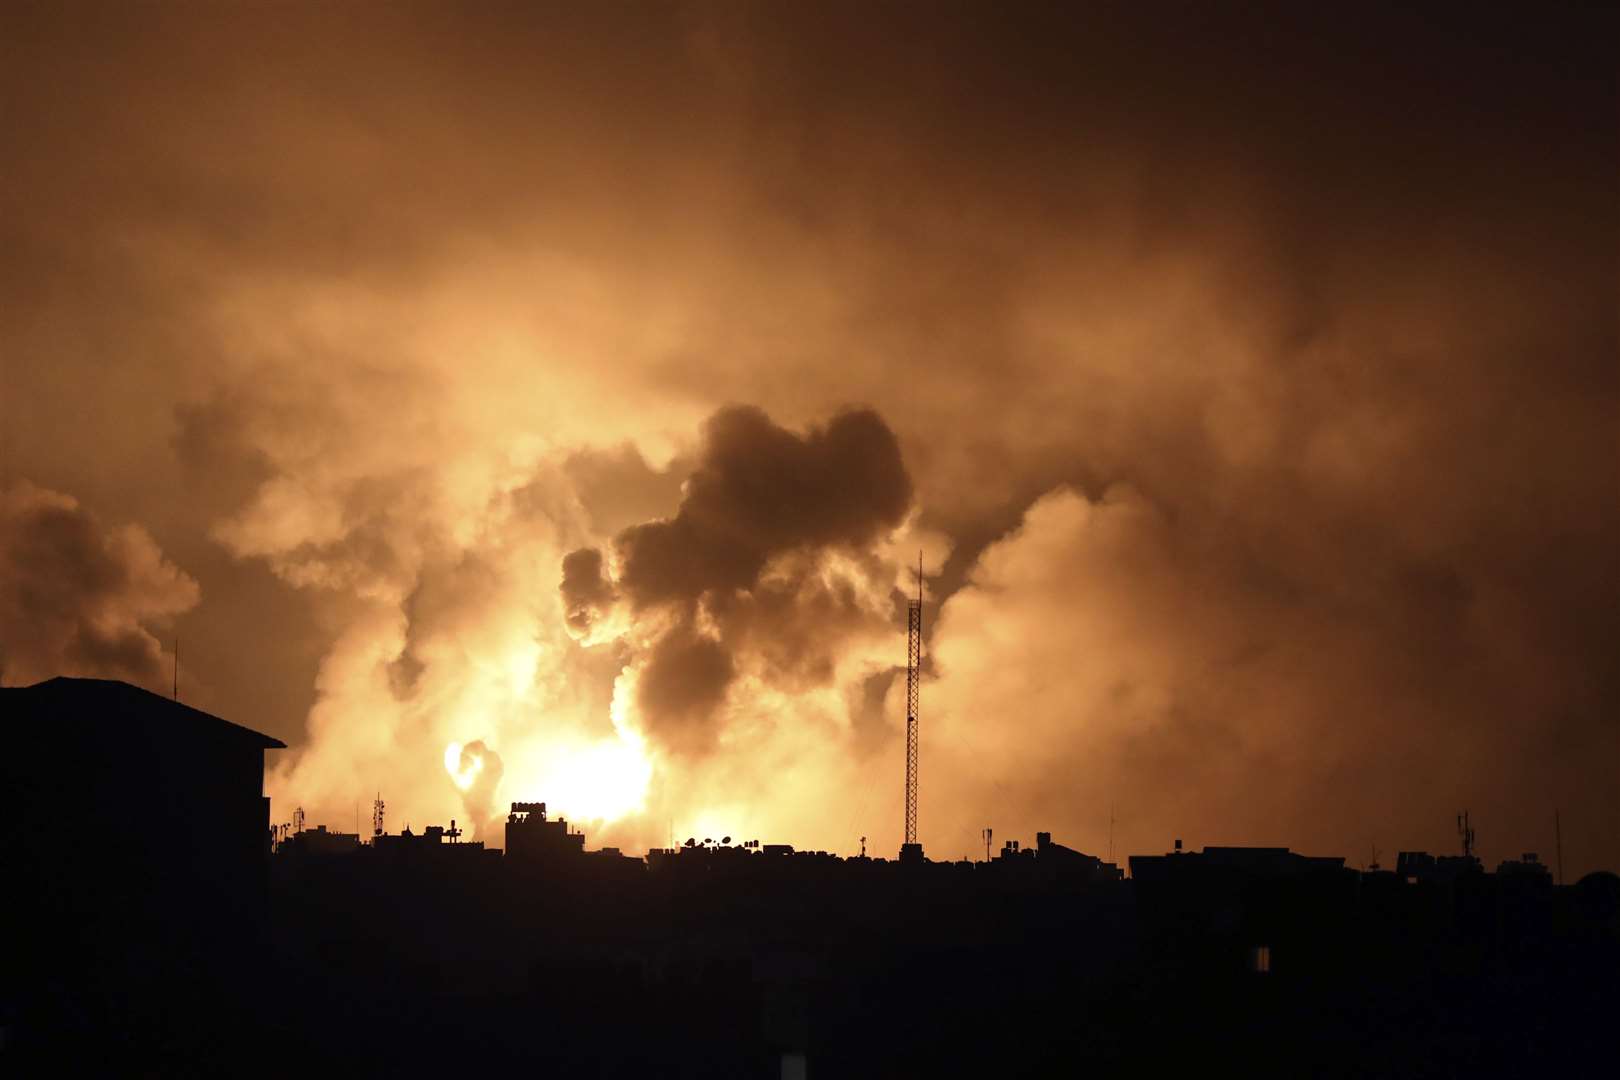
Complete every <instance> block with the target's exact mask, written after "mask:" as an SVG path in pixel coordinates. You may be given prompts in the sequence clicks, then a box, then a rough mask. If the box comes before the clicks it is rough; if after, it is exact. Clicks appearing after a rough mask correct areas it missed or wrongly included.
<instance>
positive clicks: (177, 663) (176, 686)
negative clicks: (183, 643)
mask: <svg viewBox="0 0 1620 1080" xmlns="http://www.w3.org/2000/svg"><path fill="white" fill-rule="evenodd" d="M174 700H176V701H179V700H180V635H179V634H176V635H174Z"/></svg>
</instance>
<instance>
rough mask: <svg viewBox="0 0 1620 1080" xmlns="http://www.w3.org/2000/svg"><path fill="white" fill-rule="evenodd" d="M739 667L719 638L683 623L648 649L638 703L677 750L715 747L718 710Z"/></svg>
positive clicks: (654, 731)
mask: <svg viewBox="0 0 1620 1080" xmlns="http://www.w3.org/2000/svg"><path fill="white" fill-rule="evenodd" d="M735 674H736V668H735V666H734V664H733V663H732V659H731V652H730V650H729V649H727V648H726V646H724V645H722V644H721V643H720V642H718V641H715V640H713V639H712V638H707V637H704V636H702V635H701V634H698V633H697V632H695V631H694V630H693V629H692V628H691V627H689V626H680V627H677V628H676V629H674V630H672V631H670V632H668V633H666V634H664V635H663V636H661V637H660V638H659V639H658V640H657V641H656V642H655V643H654V644H653V646H652V648H651V649H650V650H648V653H647V658H646V663H645V664H644V666H643V667H642V669H641V678H640V681H639V682H638V683H637V685H636V697H637V701H636V704H637V705H638V706H639V707H640V709H641V715H642V718H643V722H644V723H645V725H646V728H647V731H648V733H649V734H650V735H652V736H653V738H655V739H658V740H659V741H660V742H662V743H663V744H664V745H665V746H666V747H668V748H670V749H672V750H674V751H676V752H678V753H702V752H705V751H707V750H710V749H712V748H713V745H714V739H715V735H716V731H717V726H718V725H717V720H716V717H715V711H716V710H717V709H718V708H719V707H720V705H721V703H722V702H723V701H724V700H725V696H726V689H727V687H729V686H730V685H731V680H732V677H733V676H734V675H735Z"/></svg>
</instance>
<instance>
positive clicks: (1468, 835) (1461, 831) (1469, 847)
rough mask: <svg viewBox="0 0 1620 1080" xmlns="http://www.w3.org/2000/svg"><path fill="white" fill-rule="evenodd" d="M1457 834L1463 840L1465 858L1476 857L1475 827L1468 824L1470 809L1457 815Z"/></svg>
mask: <svg viewBox="0 0 1620 1080" xmlns="http://www.w3.org/2000/svg"><path fill="white" fill-rule="evenodd" d="M1457 836H1458V837H1459V838H1460V839H1461V840H1462V849H1463V858H1465V859H1472V858H1473V857H1474V829H1473V826H1471V825H1469V824H1468V811H1466V810H1464V811H1463V812H1462V813H1460V814H1458V815H1457Z"/></svg>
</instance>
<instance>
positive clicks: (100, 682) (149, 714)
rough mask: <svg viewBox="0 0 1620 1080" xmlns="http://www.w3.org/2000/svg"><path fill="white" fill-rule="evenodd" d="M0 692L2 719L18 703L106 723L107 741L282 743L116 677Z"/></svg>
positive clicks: (269, 746)
mask: <svg viewBox="0 0 1620 1080" xmlns="http://www.w3.org/2000/svg"><path fill="white" fill-rule="evenodd" d="M0 695H3V696H0V702H4V704H5V709H4V710H3V711H4V713H5V715H6V717H7V719H11V718H13V717H14V716H15V715H16V713H15V709H16V708H17V707H18V706H19V705H20V707H21V708H22V709H23V710H24V711H26V712H31V713H34V714H35V716H36V717H37V716H38V715H40V714H42V713H50V714H54V715H56V716H59V717H60V716H68V717H73V718H75V719H78V720H81V721H90V722H94V723H97V724H98V725H102V726H105V728H106V731H105V736H106V737H107V738H108V739H109V740H115V739H118V738H145V739H156V738H172V737H174V736H176V735H180V734H183V733H187V732H190V733H194V734H197V735H206V736H209V737H213V738H218V737H219V736H221V735H223V736H226V737H228V738H238V739H241V740H242V741H244V742H248V743H251V744H253V745H255V746H259V747H261V748H263V749H265V750H285V749H286V748H287V744H286V743H284V742H282V741H281V740H280V739H273V738H271V737H270V736H269V735H265V734H264V733H262V732H258V731H254V730H253V729H252V728H245V727H243V726H242V725H240V724H233V723H231V722H230V721H229V720H222V719H220V718H219V717H217V716H215V715H213V714H212V713H205V712H203V711H202V710H201V709H193V708H192V707H191V706H190V705H186V704H183V703H181V702H178V701H174V700H172V699H170V698H166V697H163V696H161V695H158V694H154V693H152V692H151V691H150V690H143V689H141V688H140V687H139V686H132V685H130V684H129V683H127V682H120V681H119V680H117V679H71V678H68V677H67V676H61V675H59V676H57V677H56V678H54V679H47V680H45V681H44V682H41V683H35V684H34V685H33V686H24V687H7V688H4V689H0Z"/></svg>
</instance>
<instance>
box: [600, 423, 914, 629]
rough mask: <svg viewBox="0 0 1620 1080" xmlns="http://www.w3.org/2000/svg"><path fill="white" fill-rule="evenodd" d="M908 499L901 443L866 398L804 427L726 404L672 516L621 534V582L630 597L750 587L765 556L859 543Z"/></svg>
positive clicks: (889, 524) (890, 524) (641, 603)
mask: <svg viewBox="0 0 1620 1080" xmlns="http://www.w3.org/2000/svg"><path fill="white" fill-rule="evenodd" d="M910 507H911V478H910V477H909V476H907V475H906V470H905V466H904V465H902V464H901V461H900V446H899V443H897V442H896V441H895V437H894V433H893V432H892V431H890V430H889V427H888V425H887V424H885V423H884V422H883V421H882V419H880V418H879V417H878V415H877V414H876V413H875V412H872V411H871V410H870V409H859V410H854V411H850V412H845V413H841V414H839V415H838V416H836V417H834V418H833V419H832V421H831V422H830V423H828V424H827V426H826V427H825V428H812V429H810V431H809V432H807V433H806V434H804V435H802V436H800V435H796V434H794V433H793V432H791V431H788V430H786V429H784V428H781V427H778V426H777V425H775V424H773V423H772V422H771V420H770V418H769V417H768V416H766V415H765V413H764V412H762V411H761V410H759V409H755V408H744V407H740V406H730V407H727V408H724V409H721V410H720V411H719V412H717V413H715V414H714V416H712V417H711V418H710V419H709V421H708V423H707V424H705V425H704V430H703V450H702V455H701V457H700V458H699V460H698V466H697V469H696V471H695V472H693V474H692V478H691V479H690V480H688V481H687V485H686V496H685V498H684V499H682V501H681V508H680V510H679V511H678V512H677V513H676V515H675V517H674V518H673V519H671V520H669V521H653V522H649V523H647V524H645V525H635V526H632V527H630V528H628V529H626V530H625V531H623V532H621V533H620V534H619V536H618V539H617V541H616V546H617V548H618V551H619V556H620V560H621V563H622V565H623V572H622V574H621V576H620V581H619V584H620V585H621V586H622V587H623V588H624V590H625V592H626V593H627V594H628V595H629V597H630V599H631V601H632V603H634V604H635V606H636V607H637V608H644V607H646V606H648V605H651V604H658V603H666V602H670V601H676V602H680V601H689V600H693V599H696V598H697V597H699V596H701V595H702V594H703V593H705V592H707V591H709V590H710V589H748V588H751V587H752V586H753V585H754V583H755V582H757V581H758V580H759V574H760V571H761V570H763V569H764V568H765V563H766V562H767V560H769V559H770V558H771V556H773V555H777V554H780V553H782V552H786V551H792V550H795V549H806V550H813V549H817V548H826V547H835V546H837V547H844V548H848V549H851V550H858V549H860V548H862V547H863V546H865V545H868V544H870V543H871V542H872V541H873V540H874V539H875V538H876V537H877V536H878V535H879V534H880V533H882V532H883V531H885V530H887V529H892V528H894V527H895V526H896V525H898V524H900V521H901V519H902V518H904V517H905V514H906V511H907V510H908V509H910Z"/></svg>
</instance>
